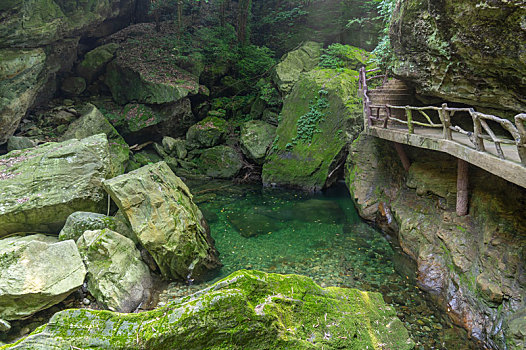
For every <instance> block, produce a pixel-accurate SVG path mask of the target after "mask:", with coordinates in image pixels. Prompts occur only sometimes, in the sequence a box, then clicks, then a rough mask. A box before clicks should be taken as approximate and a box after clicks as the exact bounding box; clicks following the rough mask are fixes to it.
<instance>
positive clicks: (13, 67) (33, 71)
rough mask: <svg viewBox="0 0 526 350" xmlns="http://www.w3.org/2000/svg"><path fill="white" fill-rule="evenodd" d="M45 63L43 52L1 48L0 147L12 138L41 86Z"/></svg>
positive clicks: (39, 50) (41, 50)
mask: <svg viewBox="0 0 526 350" xmlns="http://www.w3.org/2000/svg"><path fill="white" fill-rule="evenodd" d="M0 37H1V36H0ZM45 62H46V54H45V53H44V50H43V49H20V50H16V49H0V144H3V143H5V142H6V141H7V139H8V138H9V136H11V135H13V133H14V132H15V130H16V128H17V127H18V124H19V123H20V120H21V119H22V117H24V116H25V114H26V111H27V109H28V108H29V107H30V106H31V105H32V104H33V102H34V100H35V98H36V96H37V94H38V91H39V90H40V88H41V87H42V86H43V85H44V83H45V79H43V78H42V76H41V73H42V71H43V70H44V65H45Z"/></svg>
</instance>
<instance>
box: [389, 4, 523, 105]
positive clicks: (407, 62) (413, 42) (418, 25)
mask: <svg viewBox="0 0 526 350" xmlns="http://www.w3.org/2000/svg"><path fill="white" fill-rule="evenodd" d="M525 16H526V8H525V7H524V2H523V1H521V0H511V1H508V0H495V1H491V2H483V3H481V2H477V1H459V0H445V1H442V2H429V1H424V0H403V1H401V2H400V3H399V5H398V6H397V8H396V10H395V12H394V14H393V22H392V23H391V28H390V37H391V43H392V45H393V46H394V50H395V53H396V56H397V58H398V59H399V62H398V63H397V66H396V68H395V69H394V72H395V75H397V76H398V77H399V78H402V79H404V80H408V81H410V82H411V83H412V84H414V85H415V86H416V88H417V92H418V93H420V94H422V95H428V96H436V97H439V98H441V99H444V100H447V101H455V102H462V103H466V104H469V105H472V106H475V107H481V108H491V109H497V110H499V109H500V110H507V111H508V112H509V111H515V112H524V111H525V110H526V100H525V99H524V95H525V91H526V90H525V89H526V81H525V79H524V78H523V77H524V76H526V53H525V51H524V46H525V45H526V25H525V24H524V17H525ZM521 77H522V78H521Z"/></svg>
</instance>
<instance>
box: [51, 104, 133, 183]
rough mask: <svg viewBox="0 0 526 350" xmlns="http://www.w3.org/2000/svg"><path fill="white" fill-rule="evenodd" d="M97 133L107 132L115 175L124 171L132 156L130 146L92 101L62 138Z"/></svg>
mask: <svg viewBox="0 0 526 350" xmlns="http://www.w3.org/2000/svg"><path fill="white" fill-rule="evenodd" d="M97 134H105V135H106V136H107V138H108V143H109V149H110V156H111V165H112V174H113V176H117V175H120V174H122V173H124V169H126V166H127V164H128V160H129V157H130V149H129V146H128V144H127V143H126V141H124V139H123V138H122V136H121V135H120V134H119V133H118V132H117V130H115V128H114V127H113V126H112V125H111V124H110V122H109V121H108V120H107V119H106V118H105V117H104V115H103V114H102V113H101V112H100V111H99V110H98V109H97V107H95V106H94V105H92V104H91V103H88V104H87V105H86V106H85V107H84V109H83V111H82V116H81V117H80V118H79V119H77V120H75V121H74V122H73V123H71V124H70V125H69V127H68V129H67V130H66V132H65V133H64V135H62V137H61V140H70V139H83V138H86V137H89V136H93V135H97Z"/></svg>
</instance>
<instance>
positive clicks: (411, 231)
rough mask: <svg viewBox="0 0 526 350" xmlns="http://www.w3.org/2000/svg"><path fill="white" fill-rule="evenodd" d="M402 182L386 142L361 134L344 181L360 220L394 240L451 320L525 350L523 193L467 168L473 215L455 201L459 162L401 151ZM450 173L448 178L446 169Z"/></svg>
mask: <svg viewBox="0 0 526 350" xmlns="http://www.w3.org/2000/svg"><path fill="white" fill-rule="evenodd" d="M406 151H408V152H409V153H408V154H409V157H410V158H411V159H414V160H417V159H418V160H421V159H426V161H425V162H422V161H415V162H414V163H413V164H412V165H411V168H410V170H409V173H408V174H407V176H406V175H405V174H404V170H403V168H402V166H401V164H400V161H399V159H398V157H397V155H396V152H395V151H394V147H392V145H390V144H389V143H388V142H385V141H382V140H379V139H374V138H369V137H366V136H360V138H359V139H358V140H357V141H355V142H354V143H353V145H352V147H351V153H350V155H349V160H348V163H347V181H348V185H349V188H350V192H351V195H352V196H353V197H354V199H355V202H356V204H357V208H358V209H359V212H360V215H362V216H363V217H364V218H366V219H367V220H370V221H373V222H375V223H376V224H377V225H378V226H380V227H382V228H383V229H384V230H386V231H388V232H391V233H393V234H395V235H397V236H398V240H399V242H400V245H401V247H402V249H403V250H404V252H405V253H407V254H408V255H409V256H410V257H411V258H412V259H413V260H415V261H416V263H417V265H418V275H417V280H418V283H419V285H420V287H421V288H422V289H423V290H425V291H427V292H428V293H429V294H430V295H431V297H432V298H433V299H434V300H435V301H436V303H437V304H438V305H439V306H441V307H442V308H443V309H445V310H447V311H448V313H449V315H450V316H451V318H452V319H453V321H454V322H455V323H457V324H459V325H461V326H463V327H464V328H466V329H467V330H468V332H469V333H470V335H471V336H472V337H474V338H475V339H478V340H480V341H481V342H483V343H484V344H485V345H486V346H488V347H490V348H495V349H517V350H518V349H522V348H523V346H524V333H523V331H522V330H519V329H520V328H521V325H522V327H523V326H524V324H525V323H524V302H525V299H524V298H525V296H526V281H525V279H524V271H526V259H525V257H524V247H525V246H526V235H525V232H526V220H524V218H523V215H522V214H520V213H523V212H524V210H525V209H526V208H525V207H524V203H526V192H525V190H524V189H522V188H518V187H515V186H514V185H512V184H509V183H507V182H505V181H504V180H502V179H499V178H497V177H495V176H493V175H490V174H489V173H487V172H484V171H482V170H479V169H476V168H475V167H471V168H470V182H471V184H470V203H469V213H470V215H468V216H465V217H458V216H457V215H456V214H455V205H454V202H453V203H451V202H452V199H453V197H454V193H455V191H456V189H455V187H456V183H455V181H454V176H452V174H451V172H453V175H455V174H456V161H455V160H454V159H452V157H450V156H448V155H445V154H441V153H434V152H429V151H422V150H418V149H414V148H406ZM447 169H450V171H449V172H447V171H446V170H447Z"/></svg>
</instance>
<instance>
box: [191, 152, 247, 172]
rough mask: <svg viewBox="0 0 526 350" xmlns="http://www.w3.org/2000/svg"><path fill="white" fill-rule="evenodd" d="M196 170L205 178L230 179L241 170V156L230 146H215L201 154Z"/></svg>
mask: <svg viewBox="0 0 526 350" xmlns="http://www.w3.org/2000/svg"><path fill="white" fill-rule="evenodd" d="M197 168H198V169H199V171H200V172H201V173H203V174H205V175H207V176H210V177H215V178H219V179H231V178H233V177H234V176H236V175H237V174H238V173H239V171H240V170H241V168H243V159H242V158H241V155H240V154H239V153H238V152H236V150H235V149H233V148H232V147H230V146H225V145H221V146H215V147H212V148H207V149H205V150H203V151H202V152H201V155H200V156H199V159H198V160H197Z"/></svg>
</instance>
